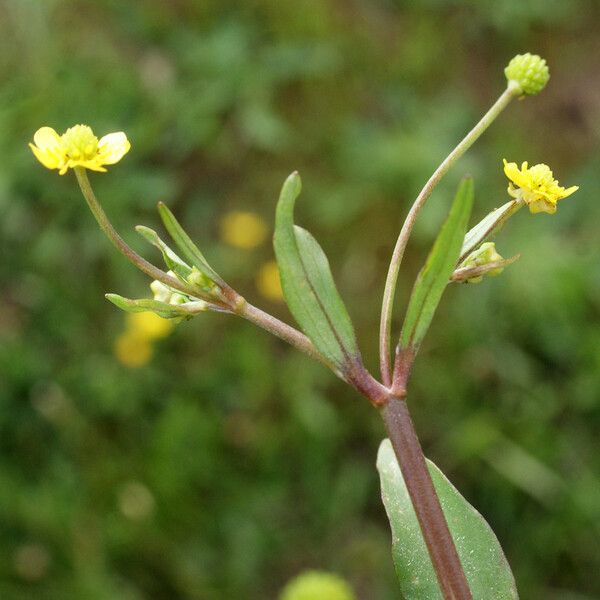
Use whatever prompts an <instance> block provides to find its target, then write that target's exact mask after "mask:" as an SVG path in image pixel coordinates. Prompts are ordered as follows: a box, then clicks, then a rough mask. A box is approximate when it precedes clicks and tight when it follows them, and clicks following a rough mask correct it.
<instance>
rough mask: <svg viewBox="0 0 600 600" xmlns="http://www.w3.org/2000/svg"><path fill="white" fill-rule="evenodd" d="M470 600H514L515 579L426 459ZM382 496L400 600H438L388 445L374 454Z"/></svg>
mask: <svg viewBox="0 0 600 600" xmlns="http://www.w3.org/2000/svg"><path fill="white" fill-rule="evenodd" d="M427 467H428V468H429V473H430V474H431V478H432V479H433V484H434V486H435V490H436V492H437V494H438V496H439V499H440V503H441V505H442V509H443V511H444V515H445V517H446V521H447V522H448V527H449V528H450V533H451V534H452V538H453V540H454V543H455V545H456V550H457V551H458V555H459V557H460V561H461V563H462V566H463V569H464V571H465V575H466V577H467V581H468V582H469V587H470V589H471V592H472V593H473V599H474V600H515V599H517V598H518V594H517V589H516V586H515V580H514V577H513V575H512V572H511V570H510V566H509V564H508V562H507V560H506V558H505V556H504V553H503V552H502V548H501V546H500V543H499V542H498V538H496V536H495V535H494V532H493V531H492V529H491V528H490V526H489V525H488V524H487V523H486V521H485V520H484V518H483V517H482V516H481V515H480V514H479V513H478V512H477V511H476V510H475V509H474V508H473V507H472V506H471V505H470V504H469V503H468V502H467V501H466V500H465V499H464V498H463V497H462V496H461V495H460V493H459V492H458V490H457V489H456V488H455V487H454V486H453V485H452V484H451V483H450V481H448V479H447V478H446V477H445V476H444V474H443V473H442V472H441V471H440V470H439V469H438V468H437V467H436V466H435V465H434V464H433V463H432V462H431V461H429V460H428V461H427ZM377 469H378V471H379V477H380V480H381V496H382V499H383V503H384V505H385V510H386V512H387V515H388V519H389V521H390V525H391V528H392V554H393V558H394V565H395V567H396V574H397V576H398V581H399V583H400V591H401V592H402V597H403V598H405V599H406V600H438V599H439V600H442V599H443V595H442V592H441V591H440V589H439V586H438V581H437V577H436V574H435V570H434V569H433V565H432V564H431V559H430V558H429V554H428V553H427V546H426V545H425V540H424V539H423V535H422V534H421V529H420V527H419V522H418V520H417V516H416V514H415V511H414V508H413V505H412V503H411V500H410V496H409V495H408V490H407V489H406V484H405V482H404V478H403V477H402V472H401V471H400V467H399V466H398V462H397V460H396V456H395V454H394V450H393V448H392V444H391V443H390V441H389V440H387V439H386V440H383V442H381V445H380V447H379V453H378V455H377Z"/></svg>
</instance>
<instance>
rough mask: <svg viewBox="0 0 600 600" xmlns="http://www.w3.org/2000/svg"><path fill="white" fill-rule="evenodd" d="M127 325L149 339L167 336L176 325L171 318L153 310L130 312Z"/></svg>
mask: <svg viewBox="0 0 600 600" xmlns="http://www.w3.org/2000/svg"><path fill="white" fill-rule="evenodd" d="M127 326H128V329H129V330H131V331H135V332H136V333H137V334H138V335H141V336H142V337H145V338H148V339H149V340H157V339H160V338H164V337H167V336H168V335H169V334H170V333H171V331H172V330H173V327H174V325H173V323H172V322H171V320H170V319H163V318H162V317H159V316H158V315H157V314H154V313H153V312H139V313H128V314H127Z"/></svg>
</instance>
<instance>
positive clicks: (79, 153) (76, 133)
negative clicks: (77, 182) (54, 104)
mask: <svg viewBox="0 0 600 600" xmlns="http://www.w3.org/2000/svg"><path fill="white" fill-rule="evenodd" d="M33 142H34V143H33V144H29V147H30V148H31V150H32V152H33V154H34V155H35V157H36V158H37V159H38V160H39V161H40V162H41V163H42V164H43V165H44V166H45V167H46V168H47V169H58V170H59V174H60V175H64V174H65V173H66V172H67V170H68V169H72V168H73V167H85V168H86V169H91V170H92V171H100V172H106V169H105V168H104V165H114V164H115V163H117V162H119V161H120V160H121V159H122V158H123V156H125V154H127V152H129V149H130V148H131V144H130V143H129V140H128V139H127V136H126V135H125V134H124V133H123V132H122V131H118V132H116V133H109V134H108V135H105V136H104V137H101V138H100V140H98V138H97V137H96V136H95V135H94V132H93V131H92V129H91V128H90V127H88V126H87V125H75V126H74V127H70V128H69V129H67V131H66V132H65V133H64V134H63V135H58V133H56V131H54V129H52V127H41V128H40V129H38V130H37V131H36V132H35V134H34V136H33Z"/></svg>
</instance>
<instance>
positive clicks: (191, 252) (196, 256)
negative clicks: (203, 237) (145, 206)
mask: <svg viewBox="0 0 600 600" xmlns="http://www.w3.org/2000/svg"><path fill="white" fill-rule="evenodd" d="M158 213H159V215H160V218H161V219H162V222H163V224H164V226H165V228H166V230H167V231H168V232H169V235H170V236H171V237H172V238H173V241H174V242H175V244H177V247H178V248H179V250H180V251H181V253H182V254H183V255H184V256H185V257H186V258H187V260H189V261H190V263H191V264H192V265H194V266H195V267H196V268H197V269H198V270H199V271H200V272H201V273H203V274H204V275H206V276H207V277H208V278H209V279H212V280H213V281H214V282H216V283H218V284H220V285H223V284H224V281H223V280H222V279H221V277H220V276H219V275H218V274H217V273H216V272H215V271H214V270H213V268H212V267H211V266H210V265H209V264H208V262H207V260H206V258H204V254H202V252H201V251H200V249H199V248H198V246H196V244H194V242H193V241H192V239H191V238H190V236H189V235H188V234H187V233H186V232H185V230H184V229H183V227H182V226H181V225H180V223H179V221H178V220H177V219H176V218H175V215H174V214H173V213H172V212H171V211H170V210H169V208H168V207H167V206H166V204H163V203H162V202H159V203H158Z"/></svg>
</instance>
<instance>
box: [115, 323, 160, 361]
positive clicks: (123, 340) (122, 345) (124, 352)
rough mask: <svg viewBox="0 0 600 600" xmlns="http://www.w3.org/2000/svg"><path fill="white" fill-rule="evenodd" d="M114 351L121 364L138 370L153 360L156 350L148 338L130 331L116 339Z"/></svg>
mask: <svg viewBox="0 0 600 600" xmlns="http://www.w3.org/2000/svg"><path fill="white" fill-rule="evenodd" d="M114 351H115V356H116V357H117V359H118V360H119V362H120V363H121V364H123V365H125V366H126V367H129V368H131V369H136V368H138V367H143V366H144V365H145V364H146V363H147V362H148V361H149V360H150V359H151V358H152V354H153V352H154V349H153V348H152V342H151V341H150V340H149V339H148V338H147V337H144V336H143V335H140V334H139V333H137V332H136V331H133V330H129V331H125V333H122V334H121V335H120V336H119V337H118V338H117V339H116V341H115V347H114Z"/></svg>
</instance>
